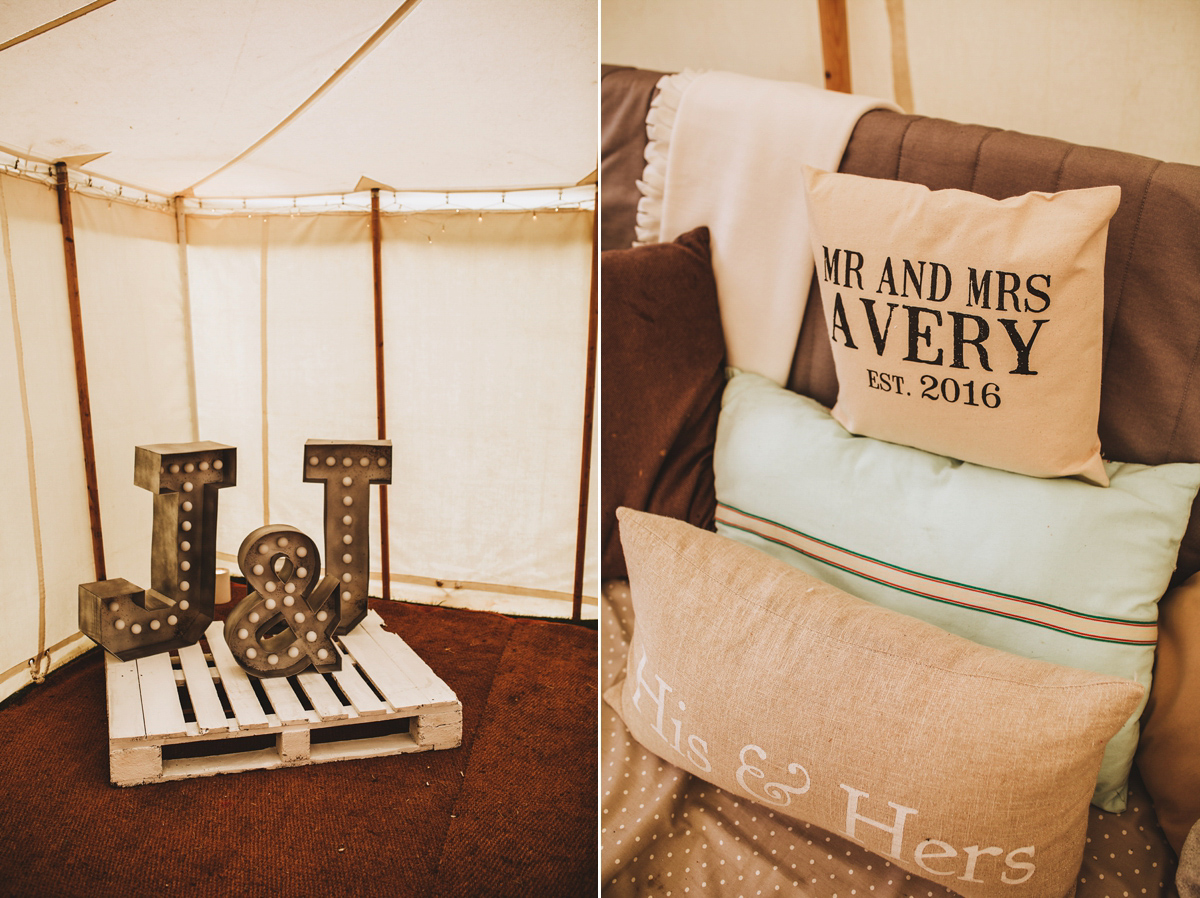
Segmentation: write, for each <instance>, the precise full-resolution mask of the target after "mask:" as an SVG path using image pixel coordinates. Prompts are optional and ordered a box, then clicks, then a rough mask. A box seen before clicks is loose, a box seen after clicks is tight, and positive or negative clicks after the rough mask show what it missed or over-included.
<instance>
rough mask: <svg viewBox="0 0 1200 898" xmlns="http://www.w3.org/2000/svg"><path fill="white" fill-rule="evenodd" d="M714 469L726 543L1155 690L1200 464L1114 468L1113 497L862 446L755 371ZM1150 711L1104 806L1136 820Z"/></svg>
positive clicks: (739, 387) (998, 640)
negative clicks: (1137, 778) (1140, 751)
mask: <svg viewBox="0 0 1200 898" xmlns="http://www.w3.org/2000/svg"><path fill="white" fill-rule="evenodd" d="M713 463H714V467H715V473H716V490H717V502H718V508H717V530H718V531H719V532H720V533H722V534H724V535H726V536H729V537H732V538H733V539H736V540H738V541H740V542H743V543H746V544H748V545H751V546H755V547H757V548H759V549H762V550H763V551H765V552H767V553H769V554H771V555H774V556H775V557H777V558H781V559H783V560H784V561H787V562H789V563H790V564H792V565H794V566H796V567H798V568H801V569H802V570H805V571H807V572H809V573H810V574H813V575H814V576H816V577H819V578H820V579H822V580H824V581H826V582H827V583H830V584H832V585H834V586H837V587H838V588H840V589H842V590H845V591H846V592H848V593H850V594H852V595H856V596H859V597H860V598H863V599H866V600H868V601H871V602H875V603H876V604H879V605H883V606H885V607H888V608H891V609H893V610H895V611H900V612H902V613H905V614H909V615H912V616H914V617H918V618H921V619H922V620H925V621H927V622H929V623H931V624H934V625H936V626H938V627H941V628H942V629H944V630H947V631H949V632H952V633H955V634H958V635H959V636H964V637H966V638H968V639H972V640H974V641H975V642H978V643H981V644H983V645H988V646H992V647H993V648H998V649H1003V650H1005V651H1009V652H1013V653H1014V654H1018V655H1023V656H1025V657H1028V658H1037V659H1041V660H1044V661H1051V662H1055V663H1058V664H1065V665H1068V666H1071V667H1077V668H1082V669H1085V670H1091V671H1095V672H1098V673H1104V674H1109V675H1112V676H1118V677H1123V678H1126V679H1131V680H1136V681H1137V682H1138V683H1141V684H1142V685H1143V686H1145V687H1146V691H1147V692H1149V689H1150V675H1151V670H1152V668H1153V665H1154V646H1155V642H1156V639H1157V625H1156V621H1157V618H1158V600H1159V598H1160V596H1162V594H1163V593H1164V592H1165V591H1166V589H1167V586H1168V583H1169V581H1170V578H1171V573H1172V572H1173V570H1174V568H1175V557H1176V555H1177V553H1178V551H1179V542H1180V540H1181V538H1182V536H1183V532H1184V528H1185V527H1186V526H1187V522H1188V516H1189V514H1190V512H1191V506H1192V500H1193V499H1194V498H1195V496H1196V492H1197V490H1198V489H1200V465H1197V464H1167V465H1158V466H1153V467H1152V466H1147V465H1136V464H1120V463H1114V462H1106V463H1105V467H1106V470H1107V472H1108V475H1109V477H1110V478H1111V481H1112V483H1111V486H1109V487H1108V488H1102V487H1098V486H1093V485H1091V484H1088V483H1084V482H1082V481H1079V480H1075V479H1057V480H1047V479H1043V478H1037V477H1028V476H1024V475H1021V474H1012V473H1009V472H1006V471H1000V470H997V469H994V468H985V467H980V466H978V465H972V464H967V463H965V462H959V461H955V460H953V459H949V458H945V457H943V456H939V455H932V454H930V453H927V452H922V451H920V450H918V449H911V448H908V447H905V446H898V445H895V444H892V443H885V442H882V441H879V440H873V439H871V438H869V437H856V436H852V435H851V434H849V433H848V432H847V431H846V430H845V429H843V428H842V426H841V425H840V424H838V423H837V422H836V421H835V420H834V419H833V418H832V417H831V416H830V414H829V411H828V410H827V409H825V408H824V407H823V406H821V405H819V404H818V403H816V402H814V401H812V400H811V399H807V398H805V397H803V396H800V395H798V394H796V393H792V392H789V391H787V390H785V389H783V388H781V387H779V386H777V385H776V384H775V383H774V382H772V381H770V380H767V379H766V378H764V377H760V376H759V375H757V374H750V373H741V372H734V373H733V374H732V375H731V378H730V381H729V383H728V384H727V386H726V388H725V395H724V400H723V402H722V406H721V416H720V420H719V424H718V428H717V444H716V451H715V455H714V460H713ZM930 700H931V701H935V700H936V696H930ZM1141 711H1142V708H1141V707H1140V706H1139V707H1138V708H1137V710H1136V711H1135V712H1134V714H1133V716H1132V717H1131V718H1130V719H1129V721H1128V723H1126V725H1125V726H1124V727H1123V728H1122V729H1121V731H1120V732H1119V733H1118V734H1117V735H1116V736H1115V737H1113V739H1112V740H1111V741H1110V742H1109V745H1108V749H1107V750H1106V752H1105V755H1104V763H1103V766H1102V767H1101V770H1100V775H1099V778H1098V781H1097V785H1096V792H1095V794H1094V796H1093V798H1092V801H1093V803H1094V804H1096V805H1098V806H1099V807H1101V808H1104V809H1105V810H1109V811H1113V812H1119V811H1121V810H1123V809H1124V807H1125V797H1126V778H1127V777H1128V774H1129V767H1130V764H1131V763H1132V760H1133V753H1134V751H1135V749H1136V748H1137V739H1138V717H1139V715H1140V714H1141ZM1029 713H1030V714H1031V715H1034V714H1037V713H1038V709H1036V708H1030V709H1029ZM1030 763H1036V759H1034V758H1031V759H1030Z"/></svg>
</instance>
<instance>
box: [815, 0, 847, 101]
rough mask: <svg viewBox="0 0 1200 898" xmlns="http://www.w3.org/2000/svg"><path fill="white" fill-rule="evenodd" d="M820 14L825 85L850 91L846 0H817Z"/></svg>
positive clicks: (844, 91) (830, 88)
mask: <svg viewBox="0 0 1200 898" xmlns="http://www.w3.org/2000/svg"><path fill="white" fill-rule="evenodd" d="M817 7H818V9H819V11H820V16H821V55H822V56H823V57H824V60H825V87H826V88H828V89H829V90H840V91H841V92H842V93H847V94H848V93H850V34H849V30H848V29H847V27H846V0H817Z"/></svg>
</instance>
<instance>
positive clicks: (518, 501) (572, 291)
mask: <svg viewBox="0 0 1200 898" xmlns="http://www.w3.org/2000/svg"><path fill="white" fill-rule="evenodd" d="M5 12H6V15H5V17H4V28H5V32H4V34H3V35H2V36H0V47H2V49H0V76H2V77H3V80H4V83H5V84H6V85H7V87H6V91H5V92H6V96H7V99H6V100H5V104H4V105H5V114H4V126H3V133H0V152H3V155H2V156H0V162H2V163H3V164H2V166H0V178H2V179H3V180H2V182H0V189H2V190H3V193H2V195H0V196H2V200H3V206H2V208H0V218H2V221H3V225H4V230H3V234H4V262H5V265H4V268H5V274H6V277H5V279H4V280H3V282H2V283H3V289H4V291H5V303H6V305H7V306H8V313H7V314H5V315H4V316H3V319H4V334H3V342H4V347H5V352H4V359H5V362H4V364H5V369H6V370H5V374H4V378H3V383H4V385H5V386H4V399H3V402H4V420H5V422H6V424H7V426H6V427H5V434H6V439H5V440H4V449H3V451H4V459H5V467H6V469H7V470H8V471H9V472H10V481H9V482H10V486H9V490H8V491H7V500H6V502H5V506H6V510H7V514H6V515H5V518H4V524H3V527H4V540H3V542H2V543H0V545H2V547H3V548H2V550H0V551H2V552H3V568H4V570H5V571H6V572H7V578H8V583H9V588H8V590H7V591H6V595H8V596H9V599H8V600H7V601H6V609H5V611H6V615H7V617H8V621H7V624H8V625H7V626H6V627H5V628H4V635H3V637H0V671H2V672H3V679H2V683H3V686H2V687H0V688H2V689H3V691H4V694H10V693H11V692H13V691H14V690H15V689H17V688H19V687H20V686H22V685H24V684H25V683H28V682H30V679H31V677H34V676H40V675H44V674H45V673H46V672H47V670H48V669H51V668H54V667H56V666H57V665H58V664H60V663H61V662H62V661H64V660H66V659H67V658H69V657H71V656H72V655H73V654H75V653H76V652H77V651H79V650H81V649H82V648H83V647H85V646H86V645H88V644H90V643H86V642H85V641H83V640H81V639H80V638H79V628H78V625H77V622H76V587H77V586H78V584H79V583H83V582H87V581H90V580H99V579H104V578H105V577H106V576H108V577H125V578H127V579H129V580H131V581H133V582H135V583H145V582H147V580H148V572H149V563H150V558H149V546H150V528H151V501H150V500H151V497H150V496H149V494H147V493H146V492H145V491H144V490H141V489H139V488H138V487H136V486H135V485H134V483H133V449H134V446H135V445H139V444H156V443H172V442H185V441H189V440H214V441H217V442H220V443H223V444H227V445H231V446H234V447H236V448H237V450H238V459H239V479H238V484H237V486H236V488H234V489H230V490H225V491H223V493H222V495H221V503H220V517H219V531H218V545H217V558H218V560H219V561H220V562H221V563H222V564H223V566H224V567H226V568H229V569H231V572H232V574H233V575H234V576H237V574H238V573H239V572H238V570H237V559H236V555H237V550H238V545H239V543H240V542H241V540H242V537H244V536H245V535H246V534H247V533H248V532H249V531H250V530H252V529H254V528H255V527H257V526H260V525H262V524H265V523H268V522H287V523H290V524H294V525H295V526H297V527H299V528H300V529H301V530H303V531H305V532H310V533H317V532H319V530H320V521H321V515H322V509H321V495H320V490H319V488H318V487H315V486H312V485H307V484H305V483H303V482H302V478H301V475H302V453H303V444H304V442H305V441H306V440H308V439H376V438H377V437H381V436H385V437H386V438H387V439H390V440H391V441H392V444H393V447H394V452H395V467H396V470H397V471H403V472H404V473H403V474H402V475H401V476H397V477H395V478H394V480H393V482H392V484H391V485H390V488H389V489H388V491H387V496H388V504H389V508H388V511H389V512H390V514H389V516H388V522H387V524H388V538H389V541H388V546H387V549H388V552H387V555H388V557H387V559H386V560H387V562H388V569H389V573H390V577H389V580H390V582H389V583H388V587H389V593H390V595H391V597H393V598H401V597H404V598H411V599H414V600H419V601H429V602H438V603H445V602H447V601H449V602H451V603H452V604H453V603H456V602H458V603H461V602H462V600H463V596H468V597H469V598H470V599H472V600H478V601H479V602H483V603H484V604H485V606H487V607H501V608H505V609H509V610H515V611H516V612H517V613H525V614H535V615H542V616H562V617H570V616H571V613H572V604H573V602H572V600H573V599H574V598H575V596H576V595H578V596H579V597H581V598H582V597H587V599H584V601H583V602H582V603H581V604H582V605H583V616H588V615H590V616H591V617H593V618H594V616H595V611H594V608H595V604H594V603H595V596H596V593H597V588H596V579H595V571H594V568H595V566H594V564H593V565H589V564H587V563H586V558H588V557H594V548H592V547H591V543H590V542H586V541H587V540H588V539H590V537H589V536H588V535H587V531H586V530H580V527H579V521H580V520H585V521H586V515H582V516H581V514H580V507H581V501H580V500H581V495H580V473H581V470H583V467H582V465H581V460H582V455H583V454H584V449H585V446H584V443H583V435H584V431H585V411H586V410H585V405H586V404H587V403H586V401H585V393H586V385H587V378H588V332H589V290H590V279H591V263H590V256H591V252H592V219H593V210H594V206H595V202H594V192H595V188H594V186H592V185H591V184H588V183H586V182H587V181H588V180H589V174H590V173H591V172H592V171H594V169H595V167H596V160H595V147H596V140H595V81H596V66H595V54H596V20H595V6H594V4H592V3H586V2H574V3H566V4H564V3H559V2H543V3H527V4H521V5H519V7H517V8H508V7H507V6H506V7H505V8H503V9H501V8H500V7H495V8H493V7H492V6H490V5H486V4H485V5H483V6H482V7H481V6H480V5H479V4H475V3H472V2H462V0H434V2H405V3H402V4H399V5H398V4H396V3H394V2H362V3H355V4H352V5H350V6H346V5H333V4H305V5H304V6H303V7H302V8H299V9H298V8H297V7H296V6H295V4H291V3H282V4H256V5H247V4H244V3H236V2H235V3H223V4H215V5H214V4H204V5H203V6H202V7H195V6H192V5H187V4H183V5H179V4H175V5H171V6H169V7H164V6H163V5H162V4H156V3H149V2H146V3H141V2H136V0H134V2H128V0H119V2H110V3H92V4H90V5H89V6H85V7H83V8H82V9H80V8H77V7H76V5H75V4H72V3H63V2H53V0H47V2H37V3H22V4H19V5H16V4H14V5H9V6H8V7H7V8H6V10H5ZM315 35H320V39H319V40H314V39H313V38H314V36H315ZM535 59H536V60H537V62H536V64H533V63H532V60H535ZM546 72H553V73H554V77H553V78H547V77H546V76H545V75H546ZM60 161H62V162H65V172H64V177H65V179H66V184H67V190H66V196H67V197H68V199H69V204H70V212H71V215H72V218H73V225H74V252H75V256H76V268H77V273H78V285H77V288H76V289H77V291H78V307H79V315H78V319H77V320H74V321H73V320H72V317H71V309H70V304H69V302H68V294H69V292H70V288H69V286H68V282H67V276H66V270H65V265H64V249H63V246H64V244H63V236H62V229H61V226H60V213H59V202H58V196H57V192H56V188H55V183H56V170H55V165H56V163H58V162H60ZM581 182H585V183H582V184H581ZM577 185H579V186H577ZM372 188H376V189H375V192H374V195H375V197H376V202H377V204H378V208H379V211H378V215H377V217H376V219H375V220H376V222H377V228H376V230H377V234H378V243H379V251H378V257H379V266H380V277H381V285H380V300H379V302H380V309H379V320H378V322H377V321H376V310H375V304H374V292H373V291H374V285H373V278H372V272H373V258H372V239H373V238H372V233H373V232H372V227H373V225H372V211H371V203H372ZM377 328H378V330H377ZM73 338H77V339H78V345H79V346H80V347H81V349H82V350H83V352H84V357H85V360H86V361H85V362H77V361H76V359H75V357H74V354H73ZM377 340H380V341H381V343H382V354H381V356H380V357H379V358H377V357H376V351H375V347H376V342H377ZM81 378H85V380H83V381H81ZM81 383H83V384H85V385H86V390H87V394H86V398H87V400H88V402H89V408H88V409H87V411H88V412H89V414H88V417H89V418H90V429H91V434H90V445H86V441H85V440H84V439H82V433H81V424H80V414H79V412H78V411H76V409H77V408H79V401H78V400H77V396H78V395H79V393H80V390H81V386H80V384H81ZM381 428H383V429H382V430H381ZM86 455H91V456H92V457H93V459H94V460H88V462H87V464H85V456H86ZM585 482H586V481H585ZM376 492H377V491H376ZM587 498H588V496H587V493H586V492H585V493H584V495H583V499H584V502H585V503H586V500H587ZM372 503H373V513H372V525H371V534H372V543H373V545H372V561H371V571H372V576H373V587H374V589H373V592H372V594H373V595H377V596H378V595H381V594H382V592H383V583H382V582H381V574H382V570H383V564H384V560H385V559H384V558H383V553H382V552H381V548H382V547H381V545H380V540H379V536H380V532H381V531H380V521H379V509H378V495H376V496H374V497H373V499H372ZM592 507H594V501H593V503H592ZM580 534H583V537H584V540H585V545H584V547H583V548H582V549H580V547H579V546H578V543H579V538H578V537H579V536H580ZM589 553H590V554H589ZM577 555H578V556H579V558H580V559H584V561H583V562H581V563H579V564H577ZM97 565H99V566H100V568H97ZM577 568H578V569H579V570H580V571H581V572H582V580H581V582H580V584H579V588H578V589H577V588H576V583H575V581H576V579H577V577H578V574H577ZM588 609H590V610H588Z"/></svg>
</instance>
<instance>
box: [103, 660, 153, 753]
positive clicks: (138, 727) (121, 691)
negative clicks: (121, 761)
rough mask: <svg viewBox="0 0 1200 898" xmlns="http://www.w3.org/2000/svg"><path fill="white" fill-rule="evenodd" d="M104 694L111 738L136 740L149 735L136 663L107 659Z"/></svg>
mask: <svg viewBox="0 0 1200 898" xmlns="http://www.w3.org/2000/svg"><path fill="white" fill-rule="evenodd" d="M104 661H105V665H104V681H105V686H106V689H105V692H106V694H107V696H108V736H109V738H110V739H114V738H115V739H136V738H138V737H139V736H145V735H146V724H145V721H144V720H143V718H142V687H141V684H140V683H139V682H138V670H137V662H136V661H118V660H117V659H116V658H114V657H113V656H112V655H109V654H107V653H105V656H104Z"/></svg>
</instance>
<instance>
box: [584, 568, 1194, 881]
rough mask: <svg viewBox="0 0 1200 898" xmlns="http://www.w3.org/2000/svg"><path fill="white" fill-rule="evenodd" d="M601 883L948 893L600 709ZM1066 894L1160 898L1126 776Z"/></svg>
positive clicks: (620, 625) (614, 637) (1161, 843)
mask: <svg viewBox="0 0 1200 898" xmlns="http://www.w3.org/2000/svg"><path fill="white" fill-rule="evenodd" d="M601 631H602V633H603V634H604V635H603V645H602V647H601V648H602V651H601V679H602V689H607V688H608V687H609V686H610V685H611V684H612V682H613V680H614V679H615V678H616V676H617V675H618V674H619V673H620V671H621V670H622V669H623V667H624V664H625V656H626V653H627V651H628V647H629V640H630V638H631V636H632V631H633V609H632V607H631V603H630V597H629V587H628V584H627V583H625V582H624V581H614V582H612V583H609V584H606V586H605V589H604V600H603V602H602V607H601ZM601 729H602V745H601V760H600V765H601V767H600V786H601V793H602V798H601V820H600V826H601V841H602V851H601V869H600V874H601V883H602V888H603V893H604V895H605V896H606V898H624V896H641V895H667V896H685V895H687V896H708V895H716V896H725V895H728V896H745V898H761V896H773V895H800V896H808V898H850V896H871V898H877V896H878V898H946V896H954V895H955V893H954V892H952V891H950V890H948V889H946V888H945V887H944V886H942V885H939V884H936V883H932V882H929V881H927V880H923V879H920V878H919V877H917V876H914V875H911V874H909V873H907V872H905V871H904V870H901V869H900V868H898V867H896V866H894V865H893V864H891V863H890V862H889V861H887V860H886V859H885V858H883V857H880V856H878V855H875V854H872V853H870V852H868V851H866V850H865V849H863V848H861V847H860V846H858V845H856V844H855V843H853V842H850V841H848V840H847V839H844V838H842V837H840V836H838V835H837V834H835V833H829V832H825V831H824V830H821V829H818V828H817V827H814V826H810V825H808V824H805V823H801V822H798V821H795V820H792V819H790V818H788V817H783V816H781V815H779V814H776V813H775V812H773V811H772V810H771V809H770V808H767V807H765V806H763V805H759V804H755V803H753V802H749V801H746V800H745V799H743V798H741V797H739V796H737V795H733V794H731V793H729V792H725V791H723V790H721V789H718V788H717V787H715V786H712V785H711V784H709V783H706V782H704V781H703V780H700V779H698V778H696V777H693V776H691V775H690V774H688V773H686V772H684V771H683V770H680V769H679V768H677V767H675V766H673V765H672V764H670V763H668V762H667V761H664V760H662V759H661V758H659V757H658V756H656V755H655V754H653V753H652V752H650V751H648V750H646V749H645V748H643V747H642V746H641V745H640V744H639V743H637V742H636V741H635V740H634V739H633V737H632V736H631V735H630V734H629V732H628V731H627V730H626V728H625V725H624V724H623V723H622V722H621V720H620V719H619V718H618V717H617V715H616V714H615V713H614V712H613V710H612V709H611V708H610V707H609V706H608V705H607V704H605V705H603V706H602V709H601ZM1089 813H1090V817H1089V820H1088V834H1087V844H1086V846H1085V852H1084V860H1083V866H1082V868H1081V870H1080V872H1079V884H1078V888H1077V892H1076V894H1077V898H1143V896H1150V898H1170V896H1174V895H1176V894H1177V892H1176V891H1175V888H1174V886H1173V880H1174V876H1175V863H1176V862H1175V856H1174V854H1173V853H1172V851H1171V849H1170V847H1169V846H1168V845H1167V843H1166V840H1165V839H1164V837H1163V835H1162V832H1161V831H1160V830H1159V827H1158V824H1157V822H1156V821H1155V818H1154V812H1153V809H1152V808H1151V806H1150V801H1149V799H1148V797H1147V795H1146V791H1145V788H1144V787H1143V786H1142V784H1141V782H1140V781H1139V780H1138V778H1137V775H1136V771H1135V773H1134V776H1133V777H1132V778H1131V780H1130V791H1129V806H1128V809H1127V810H1126V811H1125V812H1124V813H1122V814H1108V813H1105V812H1103V811H1100V810H1099V809H1098V808H1096V807H1091V808H1090V809H1089Z"/></svg>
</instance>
